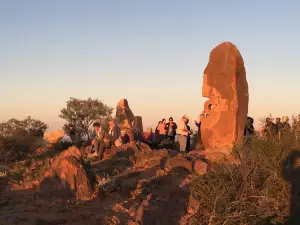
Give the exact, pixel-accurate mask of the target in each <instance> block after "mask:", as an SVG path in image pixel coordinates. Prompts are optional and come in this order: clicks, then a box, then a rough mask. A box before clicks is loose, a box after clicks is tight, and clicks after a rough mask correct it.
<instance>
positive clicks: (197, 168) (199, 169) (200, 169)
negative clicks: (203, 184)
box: [194, 160, 208, 175]
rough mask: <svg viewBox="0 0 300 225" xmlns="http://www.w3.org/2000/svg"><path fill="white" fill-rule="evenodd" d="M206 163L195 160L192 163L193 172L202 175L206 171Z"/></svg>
mask: <svg viewBox="0 0 300 225" xmlns="http://www.w3.org/2000/svg"><path fill="white" fill-rule="evenodd" d="M207 169H208V165H207V163H205V162H203V161H202V160H196V161H195V164H194V172H195V173H196V174H197V175H204V174H206V173H207Z"/></svg>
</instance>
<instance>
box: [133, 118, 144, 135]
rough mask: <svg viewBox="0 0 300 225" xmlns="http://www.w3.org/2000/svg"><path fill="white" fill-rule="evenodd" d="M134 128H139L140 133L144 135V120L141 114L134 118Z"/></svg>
mask: <svg viewBox="0 0 300 225" xmlns="http://www.w3.org/2000/svg"><path fill="white" fill-rule="evenodd" d="M133 129H137V130H139V132H140V134H141V135H142V136H144V128H143V120H142V117H141V116H135V117H134V120H133Z"/></svg>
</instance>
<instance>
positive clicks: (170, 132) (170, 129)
mask: <svg viewBox="0 0 300 225" xmlns="http://www.w3.org/2000/svg"><path fill="white" fill-rule="evenodd" d="M176 129H177V124H176V123H174V122H173V118H172V117H170V118H169V123H166V125H165V130H166V137H167V139H168V140H170V141H172V142H173V143H174V141H175V136H176Z"/></svg>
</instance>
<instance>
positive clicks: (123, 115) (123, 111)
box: [116, 99, 134, 142]
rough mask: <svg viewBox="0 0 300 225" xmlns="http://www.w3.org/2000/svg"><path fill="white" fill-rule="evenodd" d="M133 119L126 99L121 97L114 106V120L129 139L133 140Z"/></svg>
mask: <svg viewBox="0 0 300 225" xmlns="http://www.w3.org/2000/svg"><path fill="white" fill-rule="evenodd" d="M133 121H134V114H133V113H132V111H131V109H130V108H129V104H128V101H127V99H121V100H120V101H119V102H118V105H117V108H116V122H117V125H118V126H119V127H120V128H121V130H126V132H127V134H128V135H129V138H130V141H131V142H132V141H133V131H132V123H133Z"/></svg>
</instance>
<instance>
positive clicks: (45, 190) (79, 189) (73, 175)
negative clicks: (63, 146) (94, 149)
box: [38, 147, 93, 200]
mask: <svg viewBox="0 0 300 225" xmlns="http://www.w3.org/2000/svg"><path fill="white" fill-rule="evenodd" d="M38 191H39V193H40V194H41V196H47V197H49V196H51V195H52V194H53V195H54V196H55V195H59V196H60V197H64V198H76V199H78V200H89V199H91V198H92V194H93V190H92V188H91V185H90V182H89V179H88V177H87V174H86V171H85V169H84V168H83V166H82V155H81V152H80V151H79V149H78V148H76V147H70V148H69V149H67V150H65V151H63V152H62V153H60V154H59V155H58V156H57V157H55V158H54V159H53V160H52V161H51V162H50V169H49V170H48V171H47V172H46V174H45V176H44V179H43V180H42V181H41V183H40V184H39V187H38Z"/></svg>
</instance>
